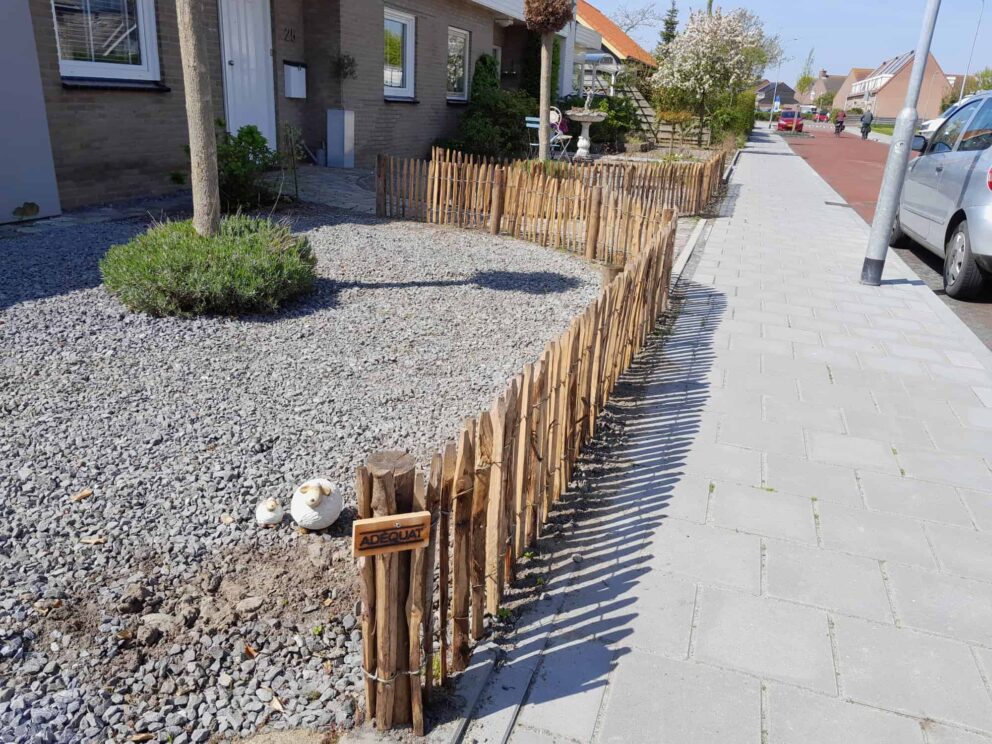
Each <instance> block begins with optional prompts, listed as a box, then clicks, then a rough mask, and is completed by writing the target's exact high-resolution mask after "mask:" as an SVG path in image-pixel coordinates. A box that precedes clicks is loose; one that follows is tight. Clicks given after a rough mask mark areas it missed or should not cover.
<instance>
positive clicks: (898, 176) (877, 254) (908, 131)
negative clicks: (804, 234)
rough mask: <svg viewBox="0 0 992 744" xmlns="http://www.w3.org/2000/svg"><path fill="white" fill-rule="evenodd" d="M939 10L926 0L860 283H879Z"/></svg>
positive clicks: (933, 0)
mask: <svg viewBox="0 0 992 744" xmlns="http://www.w3.org/2000/svg"><path fill="white" fill-rule="evenodd" d="M939 11H940V0H927V9H926V12H925V13H924V14H923V28H922V29H920V39H919V41H918V42H917V43H916V54H915V55H914V56H913V69H912V71H911V72H910V74H909V88H908V89H907V90H906V102H905V103H904V104H903V109H902V111H900V112H899V116H897V117H896V124H895V128H894V131H893V133H892V144H891V145H890V147H889V157H888V159H887V160H886V161H885V173H884V175H883V176H882V188H881V190H880V191H879V194H878V205H877V206H876V208H875V219H873V220H872V222H871V235H870V236H869V237H868V250H867V251H866V252H865V262H864V265H863V266H862V267H861V283H862V284H868V285H871V286H873V287H877V286H879V285H880V284H881V283H882V269H884V268H885V254H886V252H887V251H888V249H889V237H890V235H891V233H892V224H893V222H894V221H895V218H896V211H897V210H898V209H899V197H900V195H901V194H902V184H903V181H904V180H905V178H906V169H907V168H908V167H909V152H910V144H911V143H912V141H913V133H914V131H915V130H916V104H917V102H918V101H919V100H920V89H921V88H922V87H923V73H924V72H925V71H926V67H927V59H928V58H929V56H930V42H932V41H933V30H934V27H935V26H936V25H937V13H938V12H939Z"/></svg>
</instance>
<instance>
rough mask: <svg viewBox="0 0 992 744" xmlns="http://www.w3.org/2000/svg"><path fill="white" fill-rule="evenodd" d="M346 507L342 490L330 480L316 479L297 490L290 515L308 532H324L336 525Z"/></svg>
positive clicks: (290, 508)
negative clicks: (323, 530) (325, 529)
mask: <svg viewBox="0 0 992 744" xmlns="http://www.w3.org/2000/svg"><path fill="white" fill-rule="evenodd" d="M343 507H344V497H343V495H342V493H341V489H340V488H335V487H334V485H333V484H332V483H331V482H330V481H329V480H324V479H323V478H314V479H313V480H308V481H307V482H306V483H304V484H303V485H301V486H300V487H299V488H297V489H296V492H295V493H294V494H293V502H292V503H291V504H290V507H289V513H290V514H292V516H293V519H294V520H296V523H297V524H298V525H299V526H300V527H303V528H304V529H307V530H322V529H324V528H325V527H329V526H331V525H332V524H333V523H334V520H336V519H337V518H338V516H340V514H341V509H342V508H343Z"/></svg>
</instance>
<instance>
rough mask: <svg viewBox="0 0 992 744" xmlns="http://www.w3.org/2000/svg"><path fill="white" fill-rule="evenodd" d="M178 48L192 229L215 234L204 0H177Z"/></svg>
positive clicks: (213, 149)
mask: <svg viewBox="0 0 992 744" xmlns="http://www.w3.org/2000/svg"><path fill="white" fill-rule="evenodd" d="M176 17H177V20H178V24H179V50H180V52H181V54H182V60H183V87H184V88H185V90H186V121H187V124H188V125H189V156H190V171H191V174H190V175H191V181H192V186H193V228H194V229H195V230H196V231H197V232H198V233H199V234H200V235H205V236H208V235H215V234H216V233H217V230H218V229H219V227H220V193H219V191H218V188H217V136H216V134H215V132H214V107H213V102H212V101H211V98H210V88H211V85H210V64H209V60H210V56H209V54H208V52H207V42H206V38H205V34H206V30H207V25H206V23H205V19H204V13H203V0H176Z"/></svg>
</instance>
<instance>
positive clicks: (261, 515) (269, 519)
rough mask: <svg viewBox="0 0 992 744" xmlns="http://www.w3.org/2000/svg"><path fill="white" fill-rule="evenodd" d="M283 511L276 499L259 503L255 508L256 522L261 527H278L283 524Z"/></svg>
mask: <svg viewBox="0 0 992 744" xmlns="http://www.w3.org/2000/svg"><path fill="white" fill-rule="evenodd" d="M282 517H283V509H282V504H280V503H279V502H278V501H276V500H275V499H266V500H265V501H259V502H258V505H257V506H256V507H255V521H256V522H258V524H259V526H260V527H276V526H277V525H278V524H279V523H280V522H282Z"/></svg>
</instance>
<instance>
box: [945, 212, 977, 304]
mask: <svg viewBox="0 0 992 744" xmlns="http://www.w3.org/2000/svg"><path fill="white" fill-rule="evenodd" d="M984 280H985V277H984V276H982V270H981V269H980V268H978V264H977V263H975V257H974V256H973V255H972V254H971V238H970V237H969V236H968V221H967V220H962V221H961V223H960V224H959V225H958V226H957V227H956V228H954V232H952V233H951V237H950V238H949V239H948V240H947V245H946V246H945V253H944V290H945V291H946V292H947V294H948V296H950V297H953V298H954V299H956V300H970V299H972V298H974V297H975V296H976V295H978V293H979V292H980V291H981V290H982V285H983V284H984Z"/></svg>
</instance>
